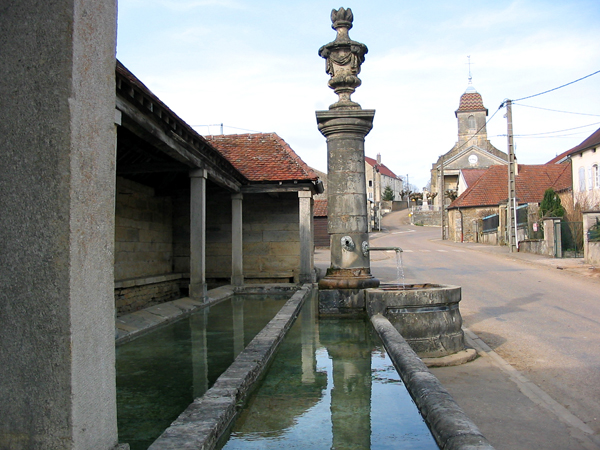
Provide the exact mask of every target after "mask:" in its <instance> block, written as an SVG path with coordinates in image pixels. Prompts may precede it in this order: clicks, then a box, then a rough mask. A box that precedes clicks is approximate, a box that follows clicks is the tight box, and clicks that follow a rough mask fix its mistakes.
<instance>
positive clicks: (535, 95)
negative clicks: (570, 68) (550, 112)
mask: <svg viewBox="0 0 600 450" xmlns="http://www.w3.org/2000/svg"><path fill="white" fill-rule="evenodd" d="M597 73H600V70H597V71H596V72H594V73H590V74H589V75H586V76H585V77H582V78H579V79H577V80H575V81H571V82H570V83H566V84H563V85H562V86H558V87H555V88H554V89H549V90H547V91H544V92H540V93H539V94H534V95H529V96H527V97H523V98H519V99H517V100H513V102H520V101H521V100H526V99H528V98H533V97H538V96H540V95H543V94H547V93H548V92H552V91H556V90H558V89H561V88H564V87H565V86H569V85H571V84H573V83H577V82H578V81H581V80H585V79H586V78H589V77H591V76H592V75H596V74H597Z"/></svg>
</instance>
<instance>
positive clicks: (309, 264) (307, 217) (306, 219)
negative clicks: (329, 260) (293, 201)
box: [298, 191, 315, 283]
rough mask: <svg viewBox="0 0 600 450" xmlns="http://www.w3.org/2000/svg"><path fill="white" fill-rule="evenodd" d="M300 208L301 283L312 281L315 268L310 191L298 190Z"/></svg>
mask: <svg viewBox="0 0 600 450" xmlns="http://www.w3.org/2000/svg"><path fill="white" fill-rule="evenodd" d="M298 203H299V210H300V276H299V279H300V283H312V281H313V269H314V254H315V252H314V247H315V243H314V228H313V221H314V218H313V198H312V192H310V191H299V192H298Z"/></svg>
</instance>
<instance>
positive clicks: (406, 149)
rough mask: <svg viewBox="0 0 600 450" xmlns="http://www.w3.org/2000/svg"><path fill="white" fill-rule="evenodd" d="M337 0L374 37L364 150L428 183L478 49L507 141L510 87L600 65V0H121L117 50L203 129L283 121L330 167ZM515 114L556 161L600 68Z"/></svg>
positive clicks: (579, 122)
mask: <svg viewBox="0 0 600 450" xmlns="http://www.w3.org/2000/svg"><path fill="white" fill-rule="evenodd" d="M340 6H344V7H350V8H351V9H352V12H353V14H354V27H353V28H352V30H350V37H351V38H352V39H353V40H355V41H359V42H362V43H364V44H366V45H367V47H368V48H369V52H368V54H367V55H366V60H365V63H364V64H363V66H362V71H361V74H360V75H359V77H360V78H361V80H362V86H361V87H359V88H358V89H357V91H356V92H355V93H354V94H353V96H352V99H353V100H354V101H356V102H358V103H360V104H361V106H362V107H363V108H364V109H375V110H376V114H375V122H374V126H373V130H372V131H371V133H370V134H369V135H368V136H367V138H366V144H365V153H366V155H367V156H371V157H373V158H374V157H375V156H376V154H377V153H381V156H382V162H383V163H384V164H386V165H387V166H388V167H389V168H390V169H391V170H392V171H394V172H395V173H396V174H397V175H400V176H403V177H405V176H406V175H407V174H408V176H409V180H410V183H411V184H415V185H416V186H417V187H418V188H419V189H421V188H423V186H425V184H426V183H427V181H428V180H429V177H430V174H429V171H430V169H431V165H432V163H434V162H435V161H436V159H437V158H438V157H439V156H440V155H442V154H444V153H446V152H447V151H449V150H450V149H451V148H452V146H453V145H454V143H455V142H456V140H457V123H456V118H455V115H454V111H455V110H456V109H457V108H458V104H459V99H460V96H461V95H462V94H463V92H464V91H465V89H466V88H467V85H468V75H469V66H468V65H467V56H468V55H470V56H471V62H472V63H473V64H472V66H471V72H472V76H473V86H474V87H475V88H476V89H477V91H478V92H479V93H480V94H481V95H482V97H483V102H484V105H485V106H486V107H487V108H488V109H489V116H488V119H489V118H490V117H491V116H492V115H493V114H494V113H496V114H495V116H494V117H493V118H492V119H491V120H490V122H489V123H488V136H489V138H490V140H491V142H492V144H494V145H495V146H496V147H497V148H499V149H500V150H503V151H506V148H507V145H506V119H505V118H504V117H503V116H504V114H505V111H506V110H505V109H504V108H503V109H500V110H498V108H499V106H500V104H501V103H502V102H503V100H504V99H507V98H508V99H512V100H516V99H520V98H523V97H527V96H530V95H534V94H537V93H540V92H543V91H546V90H549V89H553V88H556V87H558V86H561V85H563V84H566V83H569V82H572V81H574V80H577V79H579V78H582V77H585V76H586V75H589V74H591V73H594V72H596V71H598V70H600V28H599V27H598V23H600V3H599V2H598V0H569V1H568V2H567V1H557V0H538V1H535V0H517V1H501V0H500V1H494V2H476V1H473V0H470V1H463V0H454V1H447V0H432V1H429V0H424V1H421V2H412V1H411V2H409V1H377V0H368V1H367V0H353V1H351V2H348V3H346V4H339V3H338V2H336V3H331V2H327V1H323V0H314V1H313V0H307V1H295V0H286V1H283V0H119V27H118V39H117V57H118V58H119V59H120V60H121V62H122V63H123V64H125V66H127V67H128V68H129V70H131V71H132V72H133V73H134V74H135V75H136V76H137V77H138V78H140V79H141V80H142V82H144V83H145V84H146V85H147V86H148V87H149V88H150V89H151V90H152V91H153V92H154V93H155V94H156V95H157V96H158V97H159V98H160V99H161V100H162V101H164V102H165V103H166V104H167V105H168V106H169V107H170V108H171V109H172V110H173V111H175V113H177V114H178V115H179V116H180V117H181V118H182V119H183V120H185V121H186V122H187V123H188V124H189V125H192V126H193V127H194V128H195V129H196V131H198V132H199V133H200V134H202V135H207V134H219V133H220V131H221V130H220V126H218V125H216V124H221V123H223V124H224V132H225V133H226V134H231V133H247V132H265V133H269V132H275V133H277V134H278V135H279V136H281V137H282V138H283V139H284V140H285V141H286V142H288V144H290V146H291V147H292V148H293V149H294V150H295V151H296V153H298V155H299V156H300V157H301V158H302V159H303V160H304V161H305V162H306V163H307V164H309V165H310V166H312V167H314V168H316V169H319V170H321V171H326V170H327V149H326V142H325V138H324V137H323V136H322V135H321V134H320V133H319V132H318V130H317V125H316V119H315V111H316V110H324V109H327V108H328V107H329V105H330V104H332V103H334V102H335V101H336V99H337V96H336V95H335V94H334V93H333V91H332V90H331V89H330V88H329V87H328V86H327V81H328V79H329V76H328V75H327V74H326V73H325V62H324V60H323V59H321V58H320V57H319V56H318V53H317V52H318V49H319V48H320V47H321V46H322V45H324V44H326V43H328V42H331V41H333V40H334V39H335V31H334V30H333V29H332V28H331V19H330V14H331V10H332V8H335V9H337V8H339V7H340ZM533 107H535V108H533ZM538 108H546V109H538ZM547 109H552V110H559V111H568V112H573V113H580V114H566V113H561V112H554V111H548V110H547ZM584 114H587V115H584ZM513 121H514V133H515V135H516V136H517V137H516V138H515V143H516V155H517V158H518V161H519V163H521V164H543V163H545V162H547V161H548V160H550V159H551V158H553V157H554V156H555V155H556V154H558V153H561V152H563V151H565V150H568V149H569V148H572V147H574V146H575V145H577V144H579V143H580V142H581V141H582V140H583V139H585V138H586V137H587V136H589V135H590V134H591V133H593V132H594V131H595V130H596V129H597V128H599V127H600V73H599V74H596V75H594V76H591V77H589V78H587V79H585V80H582V81H579V82H577V83H574V84H572V85H570V86H567V87H564V88H562V89H559V90H556V91H554V92H551V93H548V94H544V95H541V96H538V97H535V98H531V99H527V100H522V101H519V102H516V103H515V106H514V108H513ZM542 133H544V134H542ZM520 135H535V136H520Z"/></svg>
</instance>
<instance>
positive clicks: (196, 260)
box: [190, 169, 208, 299]
mask: <svg viewBox="0 0 600 450" xmlns="http://www.w3.org/2000/svg"><path fill="white" fill-rule="evenodd" d="M207 176H208V173H207V171H206V169H198V170H194V171H192V172H190V297H192V298H195V299H204V298H206V292H207V290H206V178H207Z"/></svg>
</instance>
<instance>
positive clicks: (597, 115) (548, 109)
mask: <svg viewBox="0 0 600 450" xmlns="http://www.w3.org/2000/svg"><path fill="white" fill-rule="evenodd" d="M515 106H524V107H526V108H534V109H543V110H544V111H552V112H558V113H564V114H577V115H579V116H592V117H600V114H588V113H580V112H573V111H561V110H558V109H550V108H541V107H539V106H532V105H524V104H522V103H519V104H517V105H515Z"/></svg>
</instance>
